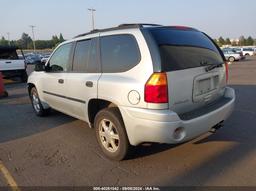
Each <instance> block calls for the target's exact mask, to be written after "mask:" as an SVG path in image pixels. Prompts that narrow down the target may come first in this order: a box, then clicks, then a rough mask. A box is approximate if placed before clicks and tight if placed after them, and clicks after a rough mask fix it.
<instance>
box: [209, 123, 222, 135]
mask: <svg viewBox="0 0 256 191" xmlns="http://www.w3.org/2000/svg"><path fill="white" fill-rule="evenodd" d="M223 126H224V121H221V122H220V123H218V124H217V125H215V126H213V127H212V128H211V130H210V132H211V133H216V132H217V130H219V129H220V128H222V127H223Z"/></svg>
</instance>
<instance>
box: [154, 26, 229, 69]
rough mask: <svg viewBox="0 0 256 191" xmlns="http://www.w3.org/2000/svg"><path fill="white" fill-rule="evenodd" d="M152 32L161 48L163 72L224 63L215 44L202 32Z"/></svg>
mask: <svg viewBox="0 0 256 191" xmlns="http://www.w3.org/2000/svg"><path fill="white" fill-rule="evenodd" d="M150 31H151V34H152V36H153V38H154V39H155V41H156V43H157V45H158V47H159V51H160V56H161V64H162V70H163V71H175V70H184V69H188V68H195V67H201V66H206V65H213V64H222V63H223V62H224V61H223V58H222V56H221V55H220V52H219V51H218V49H217V47H216V46H215V45H214V43H213V42H212V41H211V40H210V39H209V38H208V37H207V36H206V35H204V34H203V33H201V32H198V31H194V30H177V29H170V28H155V29H150Z"/></svg>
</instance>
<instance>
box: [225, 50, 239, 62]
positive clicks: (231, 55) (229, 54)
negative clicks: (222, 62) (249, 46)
mask: <svg viewBox="0 0 256 191" xmlns="http://www.w3.org/2000/svg"><path fill="white" fill-rule="evenodd" d="M222 52H223V54H224V56H225V58H226V60H228V61H229V62H234V61H239V60H242V59H243V58H244V56H243V54H242V52H236V51H235V50H233V49H230V48H225V49H222Z"/></svg>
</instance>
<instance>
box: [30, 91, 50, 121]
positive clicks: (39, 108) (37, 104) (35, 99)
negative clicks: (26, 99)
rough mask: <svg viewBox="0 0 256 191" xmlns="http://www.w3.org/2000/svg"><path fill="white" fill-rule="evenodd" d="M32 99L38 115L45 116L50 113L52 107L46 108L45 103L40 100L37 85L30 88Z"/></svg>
mask: <svg viewBox="0 0 256 191" xmlns="http://www.w3.org/2000/svg"><path fill="white" fill-rule="evenodd" d="M30 99H31V103H32V106H33V109H34V111H35V113H36V115H37V116H45V115H47V114H49V112H50V108H48V109H44V108H43V105H42V103H41V101H40V98H39V95H38V93H37V90H36V88H35V87H33V88H31V90H30Z"/></svg>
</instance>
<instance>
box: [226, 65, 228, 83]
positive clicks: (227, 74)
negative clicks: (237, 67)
mask: <svg viewBox="0 0 256 191" xmlns="http://www.w3.org/2000/svg"><path fill="white" fill-rule="evenodd" d="M225 70H226V83H228V62H226V63H225Z"/></svg>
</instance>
